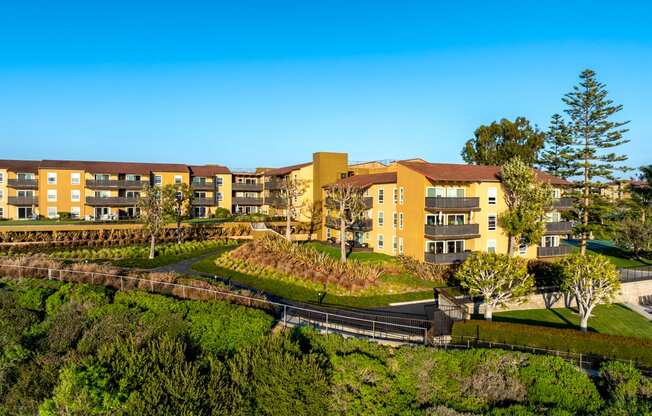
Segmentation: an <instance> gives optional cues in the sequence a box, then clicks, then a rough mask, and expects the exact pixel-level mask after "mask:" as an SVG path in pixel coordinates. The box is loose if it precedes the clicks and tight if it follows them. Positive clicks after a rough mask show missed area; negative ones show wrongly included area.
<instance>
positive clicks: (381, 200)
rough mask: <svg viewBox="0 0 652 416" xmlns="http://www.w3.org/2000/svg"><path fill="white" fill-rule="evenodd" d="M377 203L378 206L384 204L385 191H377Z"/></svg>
mask: <svg viewBox="0 0 652 416" xmlns="http://www.w3.org/2000/svg"><path fill="white" fill-rule="evenodd" d="M378 203H379V204H383V203H385V191H384V190H383V189H379V190H378Z"/></svg>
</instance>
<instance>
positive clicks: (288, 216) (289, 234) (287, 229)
mask: <svg viewBox="0 0 652 416" xmlns="http://www.w3.org/2000/svg"><path fill="white" fill-rule="evenodd" d="M289 194H290V191H289V190H288V195H289ZM290 202H291V199H290V197H289V196H288V197H287V198H286V201H285V239H286V240H288V241H292V225H291V224H290V222H291V220H292V214H291V212H290Z"/></svg>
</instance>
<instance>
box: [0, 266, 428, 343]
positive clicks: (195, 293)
mask: <svg viewBox="0 0 652 416" xmlns="http://www.w3.org/2000/svg"><path fill="white" fill-rule="evenodd" d="M0 275H3V276H6V277H12V278H23V277H30V278H44V279H52V280H60V281H66V282H73V283H90V284H93V285H104V286H108V287H112V288H115V289H119V290H130V289H140V290H145V291H148V292H152V293H160V294H166V295H172V296H175V297H178V298H182V299H193V300H228V301H232V302H235V303H238V304H242V305H245V306H249V307H254V308H258V309H263V310H265V311H267V312H269V313H271V314H272V315H274V316H275V317H276V318H277V319H278V320H279V321H282V322H283V323H284V324H285V325H290V326H297V325H310V326H313V327H315V328H316V329H318V330H321V331H325V332H337V333H340V334H343V335H350V336H355V337H362V338H369V339H372V340H379V341H380V340H384V341H393V342H401V343H415V344H427V343H428V340H429V339H430V336H429V333H428V331H429V329H430V326H429V322H428V321H418V320H407V318H401V317H391V316H381V315H368V314H360V313H356V312H344V311H338V312H335V313H334V312H331V311H326V310H319V309H313V308H307V307H303V306H296V305H291V304H286V303H280V302H273V301H269V300H267V299H261V298H256V297H253V296H246V295H240V294H236V293H232V292H227V291H223V290H218V289H214V288H207V287H198V286H192V285H185V284H180V283H171V282H165V281H160V280H153V279H146V278H142V277H136V276H129V275H115V274H108V273H100V272H89V271H82V270H71V269H52V268H45V267H32V266H19V265H13V264H1V263H0ZM381 317H382V319H379V318H381ZM370 318H371V319H370ZM406 321H409V323H412V324H414V325H410V324H408V323H406ZM417 321H418V322H417Z"/></svg>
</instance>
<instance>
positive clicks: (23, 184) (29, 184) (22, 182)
mask: <svg viewBox="0 0 652 416" xmlns="http://www.w3.org/2000/svg"><path fill="white" fill-rule="evenodd" d="M7 186H8V187H10V188H14V189H38V180H36V179H9V180H7Z"/></svg>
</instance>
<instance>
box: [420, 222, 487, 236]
mask: <svg viewBox="0 0 652 416" xmlns="http://www.w3.org/2000/svg"><path fill="white" fill-rule="evenodd" d="M424 233H425V234H426V235H427V236H432V237H463V238H464V237H465V238H474V237H479V236H480V225H478V224H452V225H428V224H426V225H425V227H424Z"/></svg>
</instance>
